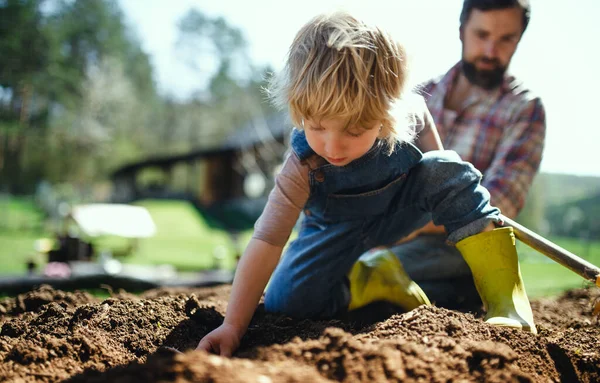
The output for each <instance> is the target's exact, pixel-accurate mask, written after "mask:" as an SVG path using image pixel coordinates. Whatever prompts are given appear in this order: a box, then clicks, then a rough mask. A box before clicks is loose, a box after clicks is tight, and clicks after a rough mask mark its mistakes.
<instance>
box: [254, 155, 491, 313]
mask: <svg viewBox="0 0 600 383" xmlns="http://www.w3.org/2000/svg"><path fill="white" fill-rule="evenodd" d="M349 166H352V164H350V165H349ZM361 167H362V168H364V165H362V164H361ZM321 171H322V172H323V174H321V175H320V178H321V179H324V180H325V183H326V182H331V183H332V184H335V183H340V182H347V178H343V177H351V176H352V175H351V174H350V175H349V172H348V169H343V168H336V167H327V168H325V169H321ZM357 171H358V172H359V173H360V169H357ZM366 171H371V172H372V171H373V170H372V169H370V170H369V169H367V170H366ZM480 178H481V174H480V173H479V172H478V171H477V170H475V168H473V166H472V165H471V164H469V163H466V162H462V161H460V158H459V157H458V155H457V154H456V153H454V152H449V151H443V152H429V153H427V154H425V155H424V156H423V158H422V159H421V160H420V161H417V164H416V165H415V166H413V167H412V168H410V169H408V171H407V172H403V173H402V174H398V175H397V177H396V178H395V179H393V180H391V181H389V183H387V184H385V185H380V186H379V188H378V189H376V190H369V191H367V192H365V191H364V190H363V191H361V193H359V194H351V195H345V194H335V195H331V194H325V193H324V195H318V193H319V190H320V189H319V188H318V187H315V188H313V189H311V193H313V190H314V193H315V194H316V195H315V194H313V195H312V196H311V199H309V203H307V209H306V210H305V213H307V214H306V217H305V219H304V220H303V222H302V225H301V228H300V232H299V235H298V238H297V239H296V240H295V241H293V242H292V243H291V244H290V245H289V247H288V249H287V251H286V252H285V254H284V255H283V256H282V259H281V261H280V262H279V265H278V266H277V268H276V270H275V272H274V274H273V276H272V278H271V281H270V283H269V287H268V290H267V292H266V296H265V308H266V310H267V311H271V312H278V313H284V314H287V315H290V316H294V317H300V318H323V317H331V316H334V315H336V314H337V313H340V312H342V311H344V310H346V309H347V307H348V303H349V301H350V295H349V289H348V283H347V277H346V275H347V274H348V272H349V271H350V269H351V268H352V266H353V264H354V263H355V262H356V260H357V259H358V258H359V257H360V255H361V254H363V253H364V252H365V251H367V250H369V249H371V248H373V247H376V246H380V245H390V244H392V243H393V242H395V241H397V240H398V239H399V238H402V237H404V236H406V235H408V234H409V233H411V232H412V231H414V230H415V229H417V228H419V227H422V226H424V225H425V224H426V223H427V222H428V221H429V220H430V219H431V218H433V221H434V223H436V224H438V225H444V226H445V227H446V230H447V231H448V232H449V236H448V240H449V241H451V242H454V243H456V242H458V241H459V240H461V239H463V238H466V237H468V236H470V235H473V234H476V233H479V232H481V231H482V230H483V229H484V228H485V227H486V226H487V225H488V224H489V223H490V222H491V221H495V220H497V216H498V213H499V211H498V209H496V208H494V207H492V206H491V205H490V204H489V193H488V192H487V190H486V189H485V188H483V187H482V186H481V185H480V184H479V180H480ZM317 186H320V185H317ZM325 186H327V185H325ZM323 189H324V190H327V189H326V187H324V188H323ZM311 200H312V201H315V200H317V201H316V202H315V203H314V204H311V203H310V202H311ZM313 208H314V209H313ZM311 209H313V210H311Z"/></svg>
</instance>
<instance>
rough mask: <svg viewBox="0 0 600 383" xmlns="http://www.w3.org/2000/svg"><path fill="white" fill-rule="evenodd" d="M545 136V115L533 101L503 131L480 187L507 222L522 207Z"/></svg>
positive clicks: (537, 100)
mask: <svg viewBox="0 0 600 383" xmlns="http://www.w3.org/2000/svg"><path fill="white" fill-rule="evenodd" d="M545 136H546V114H545V110H544V106H543V104H542V102H541V100H540V99H539V98H536V99H533V100H531V101H529V103H528V104H527V105H526V106H525V107H524V108H523V109H522V110H521V112H520V113H519V115H518V116H517V118H516V119H515V122H514V123H513V124H512V125H509V126H506V127H505V129H504V135H503V137H502V141H501V142H500V145H499V146H498V149H497V150H496V155H495V156H494V159H493V161H492V163H491V165H490V167H489V168H488V169H487V171H486V172H485V173H484V177H483V181H482V185H483V186H485V187H486V188H487V189H488V190H489V192H490V194H491V203H492V205H493V206H496V207H498V208H500V210H501V211H502V214H504V215H505V216H507V217H508V218H515V217H516V216H517V214H518V213H519V211H520V210H521V209H522V208H523V205H524V204H525V198H526V197H527V192H528V191H529V188H530V187H531V184H532V182H533V178H534V177H535V175H536V174H537V172H538V170H539V167H540V162H541V160H542V152H543V150H544V140H545Z"/></svg>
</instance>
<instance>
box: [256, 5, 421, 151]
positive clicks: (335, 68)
mask: <svg viewBox="0 0 600 383" xmlns="http://www.w3.org/2000/svg"><path fill="white" fill-rule="evenodd" d="M407 72H408V65H407V60H406V53H405V49H404V47H403V46H402V45H401V44H399V43H398V42H395V41H394V40H393V39H392V38H391V36H390V35H389V34H387V33H385V32H383V31H381V30H380V29H379V28H376V27H370V26H367V25H366V24H364V23H363V22H361V21H359V20H357V19H355V18H354V17H352V16H351V15H349V14H347V13H343V12H336V13H332V14H329V15H320V16H317V17H315V18H313V19H312V20H311V21H310V22H308V23H307V24H306V25H305V26H304V27H302V29H300V31H299V32H298V34H297V35H296V37H295V39H294V41H293V43H292V45H291V46H290V50H289V53H288V57H287V61H286V65H285V67H284V69H283V71H282V72H281V73H280V74H279V75H278V76H273V77H272V78H271V81H270V88H269V89H268V94H269V96H270V98H271V101H272V102H273V103H274V104H275V105H276V106H278V107H280V108H281V109H286V108H287V109H289V113H290V118H291V120H292V123H293V124H294V125H295V126H296V127H297V128H299V129H301V128H302V127H303V121H304V120H306V119H321V118H324V117H337V118H347V119H348V126H350V125H352V124H359V125H361V126H363V127H364V126H365V123H368V122H373V121H377V120H381V121H382V125H381V133H380V137H381V138H383V139H384V140H385V142H386V143H387V144H388V146H389V149H390V152H391V151H392V150H393V148H394V144H395V143H396V142H398V141H399V142H405V141H410V140H412V138H413V136H414V131H413V130H412V129H410V127H409V121H410V118H409V115H408V114H407V113H399V111H401V110H402V109H403V108H402V107H401V106H400V103H399V101H400V100H401V96H402V94H403V91H404V87H405V84H406V81H407ZM401 124H402V125H403V126H402V125H401Z"/></svg>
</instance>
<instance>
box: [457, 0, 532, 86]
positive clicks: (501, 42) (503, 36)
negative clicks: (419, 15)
mask: <svg viewBox="0 0 600 383" xmlns="http://www.w3.org/2000/svg"><path fill="white" fill-rule="evenodd" d="M522 34H523V10H522V9H521V8H518V7H511V8H505V9H494V10H487V11H481V10H478V9H473V10H472V11H471V14H470V15H469V18H468V19H467V21H466V22H465V23H464V24H463V25H462V27H461V28H460V40H461V41H462V44H463V51H462V61H463V71H464V73H465V75H466V77H467V78H468V79H469V81H470V82H471V83H473V84H475V85H479V86H481V87H483V88H486V89H492V88H495V87H496V86H498V85H500V84H501V82H502V79H503V76H504V72H506V69H507V68H508V64H509V63H510V60H511V59H512V56H513V54H514V53H515V50H516V49H517V45H518V44H519V41H520V40H521V35H522Z"/></svg>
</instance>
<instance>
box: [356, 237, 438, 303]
mask: <svg viewBox="0 0 600 383" xmlns="http://www.w3.org/2000/svg"><path fill="white" fill-rule="evenodd" d="M348 278H349V280H350V305H349V306H348V310H355V309H358V308H360V307H363V306H366V305H368V304H369V303H372V302H375V301H388V302H392V303H394V304H396V305H398V306H400V307H402V308H403V309H404V310H406V311H410V310H412V309H414V308H416V307H418V306H421V305H431V303H430V302H429V299H428V298H427V295H425V293H424V292H423V290H421V288H420V287H419V285H417V284H416V283H415V282H414V281H413V280H412V279H410V277H409V276H408V275H407V274H406V272H405V271H404V268H403V267H402V263H401V262H400V261H399V260H398V258H396V256H395V255H394V253H392V252H391V251H390V250H389V249H387V248H376V249H373V250H371V251H369V252H367V253H365V254H363V255H361V257H360V258H359V259H358V261H356V263H355V264H354V266H353V267H352V270H350V274H348Z"/></svg>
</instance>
